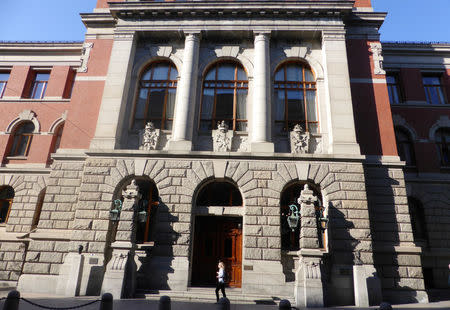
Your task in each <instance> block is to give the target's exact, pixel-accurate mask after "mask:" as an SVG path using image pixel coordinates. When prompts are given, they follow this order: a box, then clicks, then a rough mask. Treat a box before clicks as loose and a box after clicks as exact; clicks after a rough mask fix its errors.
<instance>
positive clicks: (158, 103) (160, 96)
mask: <svg viewBox="0 0 450 310" xmlns="http://www.w3.org/2000/svg"><path fill="white" fill-rule="evenodd" d="M164 96H165V90H164V89H152V90H150V99H149V107H148V112H147V115H148V118H149V119H152V118H161V117H162V112H163V106H164ZM157 128H159V127H157Z"/></svg>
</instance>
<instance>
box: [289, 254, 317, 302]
mask: <svg viewBox="0 0 450 310" xmlns="http://www.w3.org/2000/svg"><path fill="white" fill-rule="evenodd" d="M299 256H300V262H299V267H298V269H297V271H296V273H295V290H294V296H295V303H296V307H297V308H303V307H312V308H318V307H323V306H324V302H323V284H322V270H321V261H322V252H321V251H318V250H315V251H311V250H309V251H308V250H300V251H299Z"/></svg>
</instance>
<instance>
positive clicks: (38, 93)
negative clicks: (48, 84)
mask: <svg viewBox="0 0 450 310" xmlns="http://www.w3.org/2000/svg"><path fill="white" fill-rule="evenodd" d="M43 89H44V84H43V83H38V82H35V83H34V85H33V90H32V92H31V98H32V99H41V98H42V91H43Z"/></svg>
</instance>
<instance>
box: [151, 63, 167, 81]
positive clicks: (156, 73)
mask: <svg viewBox="0 0 450 310" xmlns="http://www.w3.org/2000/svg"><path fill="white" fill-rule="evenodd" d="M168 75H169V66H168V65H167V64H165V63H161V64H157V65H155V66H154V67H153V78H152V79H153V80H167V77H168Z"/></svg>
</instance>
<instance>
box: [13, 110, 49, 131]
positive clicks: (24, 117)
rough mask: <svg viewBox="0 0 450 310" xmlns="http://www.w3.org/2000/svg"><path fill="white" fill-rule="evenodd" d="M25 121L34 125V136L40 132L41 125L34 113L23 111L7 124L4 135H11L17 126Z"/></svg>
mask: <svg viewBox="0 0 450 310" xmlns="http://www.w3.org/2000/svg"><path fill="white" fill-rule="evenodd" d="M26 121H31V122H32V123H33V124H34V131H33V133H34V134H37V133H39V132H40V131H41V125H40V123H39V121H38V119H37V117H36V113H34V112H33V111H31V110H23V111H22V112H20V113H19V115H18V117H16V118H15V119H14V120H12V121H11V122H10V123H9V124H8V126H7V127H6V131H5V133H6V134H11V133H12V132H13V130H14V129H15V128H16V126H17V125H19V124H21V123H23V122H26Z"/></svg>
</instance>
